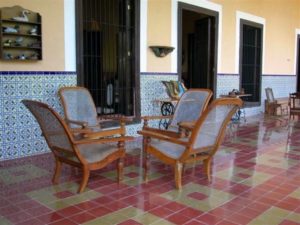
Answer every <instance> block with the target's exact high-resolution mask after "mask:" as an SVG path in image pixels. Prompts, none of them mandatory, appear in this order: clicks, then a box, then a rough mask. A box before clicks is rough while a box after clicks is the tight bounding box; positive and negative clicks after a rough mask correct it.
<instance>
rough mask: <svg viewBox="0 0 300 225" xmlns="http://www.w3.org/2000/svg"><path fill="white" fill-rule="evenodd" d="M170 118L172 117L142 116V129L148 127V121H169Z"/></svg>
mask: <svg viewBox="0 0 300 225" xmlns="http://www.w3.org/2000/svg"><path fill="white" fill-rule="evenodd" d="M172 117H173V115H167V116H163V115H157V116H142V117H141V119H142V120H144V123H143V127H144V128H145V127H147V126H148V121H149V120H162V119H171V118H172Z"/></svg>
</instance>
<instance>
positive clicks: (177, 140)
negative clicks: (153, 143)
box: [137, 130, 190, 147]
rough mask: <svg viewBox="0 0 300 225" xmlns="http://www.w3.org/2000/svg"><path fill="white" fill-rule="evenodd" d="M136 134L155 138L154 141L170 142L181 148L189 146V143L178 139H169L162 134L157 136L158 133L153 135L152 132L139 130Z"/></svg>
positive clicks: (169, 137)
mask: <svg viewBox="0 0 300 225" xmlns="http://www.w3.org/2000/svg"><path fill="white" fill-rule="evenodd" d="M137 133H138V134H140V135H143V136H144V137H150V138H156V139H159V140H163V141H168V142H172V143H174V144H178V145H183V146H186V147H188V146H190V143H189V142H186V141H182V140H180V139H179V138H174V137H171V136H166V135H162V134H159V133H154V132H151V131H147V130H140V131H138V132H137Z"/></svg>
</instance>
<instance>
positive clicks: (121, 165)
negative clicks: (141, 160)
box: [118, 158, 124, 182]
mask: <svg viewBox="0 0 300 225" xmlns="http://www.w3.org/2000/svg"><path fill="white" fill-rule="evenodd" d="M123 168H124V160H123V158H121V159H118V182H121V181H122V180H123Z"/></svg>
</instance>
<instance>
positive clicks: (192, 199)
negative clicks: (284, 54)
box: [0, 116, 300, 225]
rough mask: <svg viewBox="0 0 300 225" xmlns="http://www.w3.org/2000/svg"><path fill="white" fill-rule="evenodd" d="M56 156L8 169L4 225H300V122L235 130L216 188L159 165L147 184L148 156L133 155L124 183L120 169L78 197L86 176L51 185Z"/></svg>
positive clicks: (102, 175) (2, 177)
mask: <svg viewBox="0 0 300 225" xmlns="http://www.w3.org/2000/svg"><path fill="white" fill-rule="evenodd" d="M53 168H54V163H53V159H52V155H51V154H43V155H37V156H33V157H27V158H22V159H17V160H10V161H5V162H0V224H1V225H2V224H28V225H29V224H30V225H39V224H56V225H58V224H61V225H72V224H89V225H92V224H93V225H94V224H95V225H96V224H100V225H112V224H119V225H137V224H157V225H167V224H180V225H181V224H185V225H194V224H200V225H203V224H208V225H212V224H218V225H234V224H236V225H238V224H251V225H288V224H289V225H296V224H298V225H300V122H299V123H298V122H290V123H288V121H287V119H286V118H282V117H267V118H264V117H263V116H257V117H254V118H248V120H247V122H246V123H244V122H241V123H239V124H237V123H233V124H231V126H230V127H229V129H228V130H227V135H226V138H225V141H224V143H223V145H222V147H221V148H220V150H219V151H218V152H217V154H216V156H215V158H214V162H213V169H212V172H213V174H212V181H211V183H208V181H207V179H206V178H205V175H204V173H203V169H202V165H201V164H197V165H188V166H186V168H185V171H184V175H183V184H184V186H183V189H182V191H177V190H175V188H174V179H173V171H172V169H171V168H170V167H168V166H166V165H163V164H161V163H160V162H158V161H154V159H153V160H152V163H151V171H150V174H149V182H148V183H147V184H146V183H143V180H142V167H141V151H140V149H139V148H135V149H131V150H130V151H129V153H128V156H127V158H126V167H125V170H124V181H123V182H122V184H117V183H116V173H115V168H114V165H111V166H109V167H108V168H106V169H103V170H99V171H97V172H93V173H92V175H91V178H90V181H89V184H88V188H87V189H86V191H85V192H83V193H82V194H76V190H77V188H78V184H79V181H80V178H81V172H80V171H78V170H76V169H72V168H71V167H68V166H65V167H64V169H63V175H62V177H61V179H60V181H61V183H60V184H59V185H56V186H53V185H52V184H51V176H52V173H53Z"/></svg>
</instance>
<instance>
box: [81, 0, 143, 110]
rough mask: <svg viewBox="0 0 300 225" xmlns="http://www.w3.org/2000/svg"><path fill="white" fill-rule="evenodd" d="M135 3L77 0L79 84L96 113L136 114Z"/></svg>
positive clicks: (136, 0) (137, 108) (111, 0)
mask: <svg viewBox="0 0 300 225" xmlns="http://www.w3.org/2000/svg"><path fill="white" fill-rule="evenodd" d="M138 18H139V1H138V0H76V31H77V32H76V38H77V73H78V85H80V86H84V87H86V88H88V89H89V90H90V92H91V94H92V97H93V99H94V102H95V105H96V107H97V112H98V113H99V114H100V115H104V114H121V115H126V116H137V114H139V111H140V110H139V104H137V103H138V102H139V90H138V88H137V87H138V85H137V84H138V76H137V74H138V71H139V65H138V64H139V61H138V49H139V36H138V34H139V32H138V27H139V24H138V22H139V20H138Z"/></svg>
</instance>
